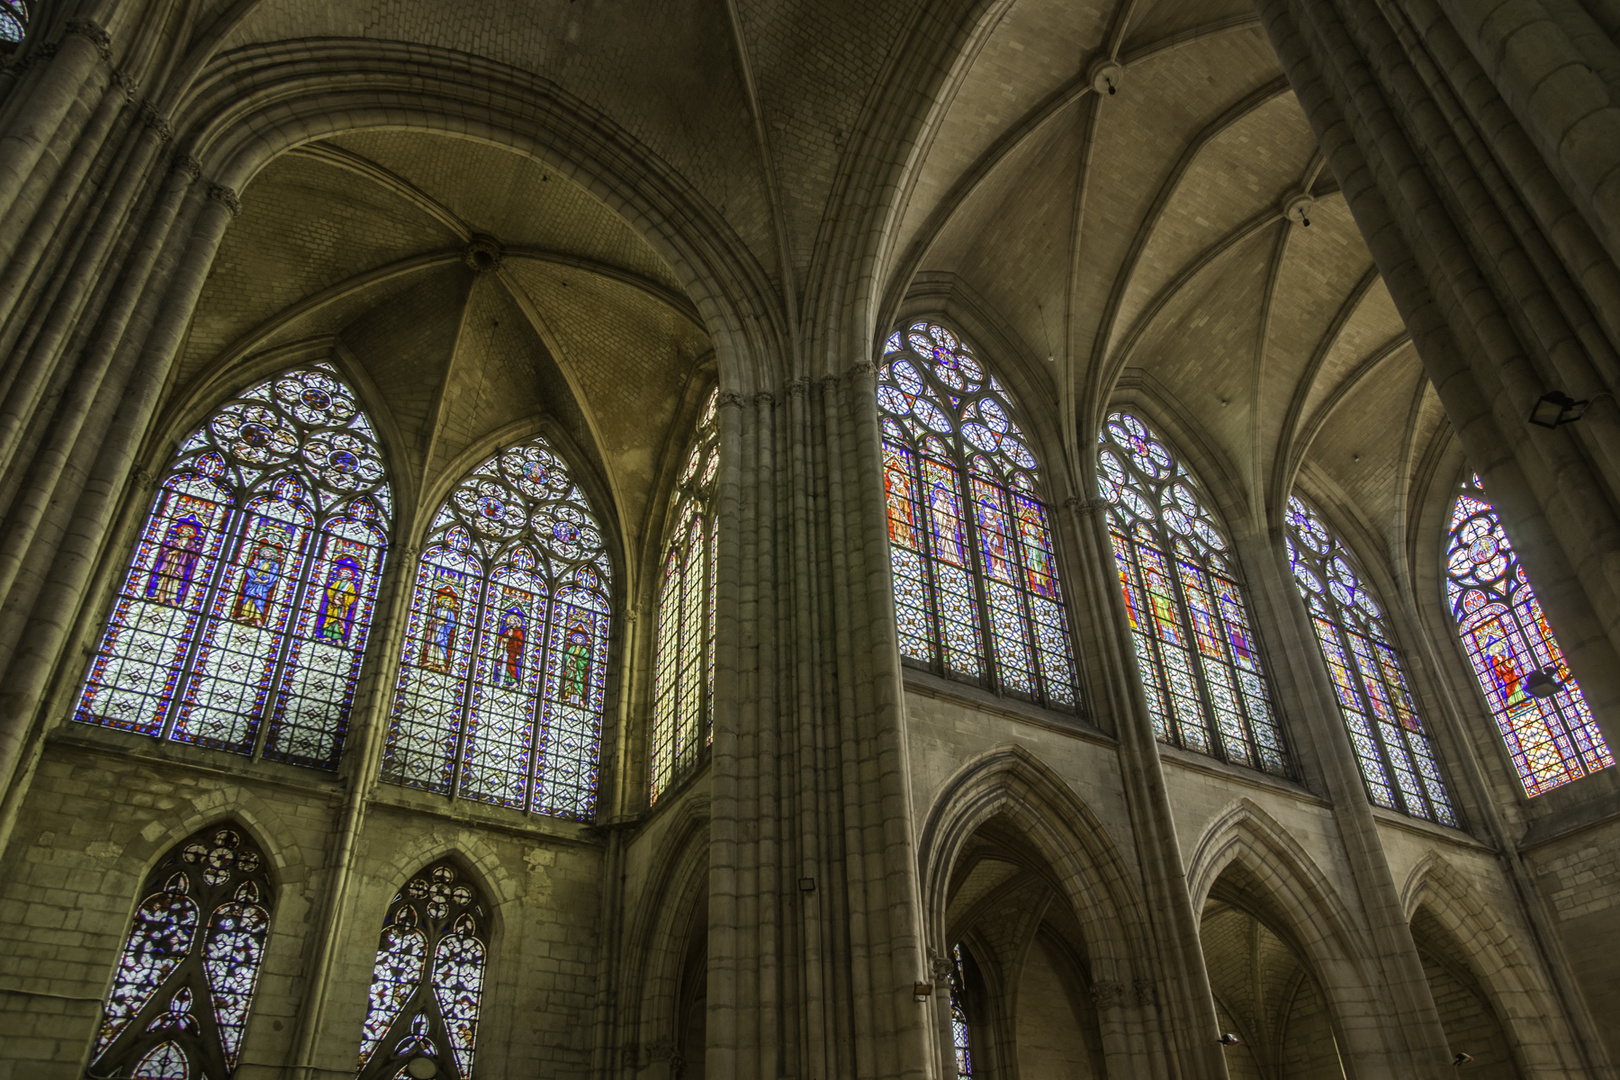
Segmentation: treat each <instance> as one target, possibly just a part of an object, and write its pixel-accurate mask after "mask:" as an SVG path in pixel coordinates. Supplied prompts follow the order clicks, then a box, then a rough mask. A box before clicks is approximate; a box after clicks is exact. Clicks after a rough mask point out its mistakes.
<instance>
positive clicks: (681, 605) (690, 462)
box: [648, 390, 720, 802]
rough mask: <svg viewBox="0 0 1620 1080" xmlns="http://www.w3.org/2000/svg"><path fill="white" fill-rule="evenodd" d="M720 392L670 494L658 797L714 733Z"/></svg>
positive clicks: (658, 675) (656, 689)
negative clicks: (716, 480) (716, 517)
mask: <svg viewBox="0 0 1620 1080" xmlns="http://www.w3.org/2000/svg"><path fill="white" fill-rule="evenodd" d="M719 396H720V391H719V390H714V391H711V392H710V394H709V399H708V402H707V403H706V404H705V405H704V407H703V413H702V416H701V418H700V419H699V421H698V431H697V435H696V436H695V437H694V438H693V440H692V448H691V450H690V451H689V452H688V453H687V455H686V457H685V458H684V459H683V462H682V465H681V472H680V476H679V477H678V478H677V479H676V485H675V491H674V493H673V494H672V495H671V496H670V503H671V510H670V521H671V526H670V530H669V540H668V544H667V548H666V551H665V555H664V564H663V580H662V581H661V582H660V584H659V590H658V622H657V629H656V632H657V640H656V643H655V646H654V648H655V652H654V655H653V728H652V756H651V760H652V765H651V768H650V769H649V774H650V775H649V779H650V784H649V787H650V791H649V793H648V794H649V801H651V802H657V801H658V796H659V795H660V794H662V793H663V792H664V791H665V790H666V789H667V788H668V787H669V785H670V784H672V783H674V782H675V781H676V780H678V779H680V778H681V777H682V776H685V775H686V774H687V773H689V772H691V771H692V770H693V769H695V768H696V767H697V766H698V764H699V762H701V761H702V760H703V757H704V756H705V755H706V754H707V753H708V748H709V744H710V742H711V740H712V738H713V732H714V707H713V703H712V697H713V691H714V587H715V545H716V543H717V541H718V523H717V522H716V520H715V516H714V489H715V476H716V474H717V472H718V470H719V466H720V424H719V419H718V416H717V408H716V406H717V404H718V401H719Z"/></svg>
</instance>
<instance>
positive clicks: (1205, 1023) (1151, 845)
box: [1065, 499, 1226, 1080]
mask: <svg viewBox="0 0 1620 1080" xmlns="http://www.w3.org/2000/svg"><path fill="white" fill-rule="evenodd" d="M1065 505H1066V507H1067V508H1068V509H1069V510H1070V512H1071V515H1072V517H1073V519H1074V526H1075V534H1076V536H1077V537H1078V539H1079V541H1080V543H1079V545H1078V552H1079V556H1080V558H1079V563H1080V569H1081V571H1082V574H1081V576H1080V577H1079V578H1078V579H1077V580H1079V581H1080V582H1082V586H1081V588H1080V590H1079V591H1081V592H1083V593H1084V594H1085V595H1086V597H1087V600H1088V602H1087V605H1086V615H1087V617H1088V622H1089V624H1090V628H1091V630H1092V633H1091V634H1089V635H1088V636H1089V637H1090V638H1091V639H1092V640H1091V642H1090V644H1091V645H1092V646H1093V647H1094V648H1095V649H1096V656H1097V659H1096V661H1094V663H1095V666H1096V668H1097V669H1098V675H1100V678H1098V679H1095V680H1093V681H1092V685H1093V686H1101V687H1104V688H1105V693H1106V695H1107V698H1108V709H1109V711H1110V712H1112V713H1113V715H1114V717H1115V725H1114V727H1115V736H1116V737H1117V738H1118V740H1119V749H1118V753H1119V763H1120V774H1121V777H1122V778H1123V780H1124V784H1125V792H1124V794H1125V801H1126V805H1127V806H1128V808H1129V811H1130V816H1131V822H1132V836H1133V839H1134V842H1135V846H1136V853H1137V858H1138V860H1139V865H1140V867H1141V872H1142V876H1143V885H1144V887H1145V891H1146V893H1147V903H1146V904H1145V905H1144V922H1145V923H1146V924H1147V925H1148V926H1149V927H1150V928H1151V929H1152V931H1153V941H1152V953H1151V955H1150V956H1147V957H1144V963H1147V964H1152V965H1153V967H1154V969H1156V971H1155V974H1157V976H1158V978H1157V979H1156V980H1155V981H1156V983H1157V986H1156V987H1154V988H1153V989H1154V993H1152V994H1151V995H1150V996H1151V998H1152V999H1154V1004H1156V1005H1157V1006H1158V1007H1157V1008H1156V1009H1152V1010H1151V1011H1148V1010H1147V1009H1145V1008H1144V1010H1143V1015H1142V1017H1141V1019H1140V1021H1139V1023H1138V1025H1137V1026H1138V1027H1139V1034H1138V1035H1137V1038H1136V1040H1134V1042H1135V1045H1133V1046H1132V1047H1131V1050H1132V1052H1133V1056H1135V1055H1140V1058H1139V1060H1140V1059H1143V1058H1145V1059H1146V1060H1150V1061H1152V1062H1153V1070H1152V1073H1151V1075H1174V1074H1175V1073H1176V1072H1178V1071H1180V1070H1185V1072H1184V1075H1185V1076H1187V1077H1189V1078H1209V1080H1215V1078H1224V1077H1225V1075H1226V1067H1225V1062H1224V1060H1223V1058H1222V1056H1221V1049H1220V1046H1219V1044H1217V1043H1216V1042H1215V1038H1216V1036H1217V1034H1218V1033H1219V1021H1218V1020H1217V1019H1216V1016H1215V999H1214V997H1213V996H1211V994H1210V990H1209V975H1208V972H1207V971H1206V970H1205V967H1204V954H1203V949H1202V947H1201V945H1200V943H1199V918H1198V912H1197V911H1196V910H1194V908H1193V905H1192V897H1191V894H1190V891H1189V887H1188V884H1187V875H1186V869H1185V867H1184V864H1183V861H1182V855H1181V846H1180V842H1179V840H1178V838H1177V836H1176V824H1175V814H1174V812H1173V811H1172V809H1171V807H1170V795H1169V791H1168V789H1167V787H1166V785H1165V779H1164V763H1163V761H1162V760H1161V759H1160V757H1159V743H1158V738H1157V736H1156V735H1155V734H1154V731H1153V717H1152V714H1151V712H1150V711H1149V709H1148V705H1147V697H1146V694H1145V692H1144V691H1143V689H1142V680H1141V675H1140V674H1139V672H1138V671H1137V670H1136V665H1137V664H1138V663H1139V662H1140V661H1139V660H1138V659H1137V657H1136V655H1135V650H1134V648H1133V647H1132V641H1131V633H1130V622H1129V619H1128V617H1127V615H1126V612H1125V598H1124V596H1123V595H1121V593H1120V590H1119V582H1118V573H1117V571H1116V569H1115V562H1114V549H1113V544H1112V542H1111V540H1110V537H1109V534H1108V522H1107V510H1108V504H1107V503H1105V502H1103V501H1102V500H1100V499H1091V500H1079V499H1070V500H1069V501H1068V502H1067V503H1066V504H1065ZM1087 586H1089V587H1087ZM1133 944H1134V943H1129V942H1122V943H1120V947H1121V951H1125V950H1127V949H1128V948H1129V947H1130V946H1131V945H1133ZM1093 976H1094V977H1095V973H1093ZM1094 985H1095V984H1094ZM1147 1004H1148V1003H1147V1002H1143V1001H1142V995H1140V994H1139V995H1138V1007H1139V1008H1140V1007H1143V1006H1145V1005H1147ZM1114 1007H1115V1008H1117V1007H1119V1005H1118V1003H1116V1004H1115V1006H1114ZM1103 1012H1104V1006H1103V1003H1102V1000H1101V999H1099V1003H1098V1014H1099V1020H1102V1019H1103V1017H1102V1013H1103ZM1167 1057H1168V1058H1169V1059H1171V1060H1166V1058H1167ZM1171 1061H1177V1062H1179V1066H1180V1069H1179V1070H1178V1069H1177V1068H1176V1067H1175V1066H1174V1065H1172V1064H1171Z"/></svg>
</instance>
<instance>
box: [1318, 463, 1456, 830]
mask: <svg viewBox="0 0 1620 1080" xmlns="http://www.w3.org/2000/svg"><path fill="white" fill-rule="evenodd" d="M1287 544H1288V563H1289V565H1290V566H1291V567H1292V568H1293V572H1294V584H1295V585H1296V586H1298V588H1299V595H1300V597H1301V598H1302V599H1303V600H1304V601H1305V606H1306V607H1307V608H1308V609H1309V610H1310V615H1311V625H1312V627H1313V628H1314V629H1315V630H1316V643H1317V644H1318V645H1320V646H1321V647H1322V658H1323V660H1325V661H1326V662H1327V667H1328V675H1329V676H1330V677H1331V679H1332V681H1333V689H1334V692H1335V694H1337V696H1338V702H1339V712H1340V715H1341V716H1342V717H1343V718H1344V725H1345V729H1346V730H1347V731H1348V732H1349V735H1350V744H1351V747H1352V748H1353V749H1354V750H1355V753H1356V762H1357V764H1359V765H1360V766H1361V776H1362V779H1363V780H1364V781H1365V782H1366V784H1367V795H1368V797H1369V798H1371V799H1372V801H1373V802H1374V803H1376V804H1377V805H1379V806H1387V807H1389V808H1390V809H1391V810H1400V811H1402V812H1403V813H1407V814H1411V815H1413V816H1414V817H1423V818H1428V819H1429V820H1430V821H1439V822H1442V823H1444V824H1446V825H1456V824H1457V814H1456V811H1455V810H1454V809H1453V808H1452V804H1451V796H1450V794H1449V793H1448V792H1447V790H1446V785H1445V781H1444V780H1443V779H1442V778H1441V775H1440V765H1439V763H1438V761H1437V760H1436V758H1435V753H1434V748H1433V746H1431V745H1430V742H1429V737H1428V734H1427V733H1426V732H1425V731H1424V726H1423V721H1422V719H1421V718H1420V717H1419V716H1418V711H1417V703H1416V702H1415V701H1414V700H1413V698H1412V692H1411V689H1410V687H1409V685H1408V683H1407V678H1406V665H1405V663H1403V662H1402V660H1401V657H1400V654H1399V653H1397V652H1396V651H1395V646H1394V642H1393V638H1392V637H1391V636H1390V633H1389V628H1388V626H1387V625H1386V622H1385V618H1384V612H1383V609H1382V608H1381V607H1380V606H1379V604H1378V602H1377V601H1376V600H1374V599H1373V597H1372V594H1371V593H1370V592H1369V591H1368V589H1367V586H1366V584H1365V583H1364V582H1363V581H1362V578H1361V574H1360V573H1359V572H1357V570H1356V569H1355V563H1354V561H1353V559H1352V557H1351V554H1350V552H1349V550H1348V549H1347V548H1346V547H1345V546H1344V542H1343V541H1341V540H1340V539H1339V537H1338V536H1337V535H1336V534H1334V532H1333V531H1332V530H1330V529H1329V528H1328V527H1327V524H1326V523H1325V522H1324V521H1323V520H1322V518H1321V516H1320V515H1319V514H1317V512H1316V511H1315V510H1313V509H1311V507H1310V506H1309V505H1307V504H1306V502H1305V501H1304V500H1303V499H1301V498H1299V497H1298V496H1297V495H1296V496H1293V497H1291V498H1290V499H1289V500H1288V536H1287Z"/></svg>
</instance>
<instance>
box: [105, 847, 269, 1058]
mask: <svg viewBox="0 0 1620 1080" xmlns="http://www.w3.org/2000/svg"><path fill="white" fill-rule="evenodd" d="M273 900H274V893H273V891H272V887H271V883H270V879H269V877H268V874H267V867H266V863H265V858H264V855H263V854H262V853H261V852H260V851H259V849H258V847H257V846H256V845H255V844H254V843H253V842H252V841H251V840H249V839H248V838H247V837H246V836H245V835H244V834H243V833H242V832H241V831H240V830H239V829H237V828H236V827H235V826H233V825H230V824H224V825H216V826H212V827H210V828H207V829H204V830H202V831H201V832H199V833H197V834H195V835H194V836H192V837H190V838H189V839H187V840H185V841H184V842H183V843H181V844H179V845H178V846H176V847H175V848H174V849H173V850H171V851H170V852H169V853H168V854H167V855H165V856H164V857H163V858H162V859H161V860H159V862H158V864H157V866H156V868H155V869H154V870H153V871H152V873H151V874H150V875H148V877H147V882H146V887H145V889H144V890H143V895H142V899H141V902H140V903H139V904H137V905H136V907H135V917H134V919H133V920H132V923H131V926H130V929H129V933H128V935H127V936H126V937H125V939H124V948H123V952H122V954H121V955H120V957H119V960H118V968H117V970H116V972H115V973H114V975H113V984H112V989H110V990H109V991H108V992H107V999H106V1002H105V1004H104V1005H103V1007H102V1013H101V1026H100V1028H99V1030H98V1031H97V1033H96V1039H95V1043H94V1045H93V1046H92V1047H91V1050H90V1075H91V1076H130V1077H150V1078H152V1080H188V1078H193V1077H196V1078H200V1077H203V1076H208V1077H219V1078H220V1080H228V1078H229V1077H230V1076H231V1075H232V1074H233V1073H235V1071H236V1068H237V1066H238V1065H239V1064H240V1062H241V1054H242V1041H243V1038H244V1036H245V1034H246V1032H247V1022H248V1015H249V1013H250V1012H251V1010H252V1006H253V992H254V989H255V987H256V986H257V985H258V979H259V968H260V966H261V965H262V963H263V961H264V950H265V944H266V941H267V939H268V937H269V933H270V908H271V904H272V903H273Z"/></svg>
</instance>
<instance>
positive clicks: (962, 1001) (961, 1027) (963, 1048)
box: [950, 944, 973, 1080]
mask: <svg viewBox="0 0 1620 1080" xmlns="http://www.w3.org/2000/svg"><path fill="white" fill-rule="evenodd" d="M962 967H963V961H962V946H961V945H960V944H957V945H955V946H953V947H952V949H951V974H950V984H951V1045H952V1046H953V1047H954V1049H955V1052H956V1080H972V1077H973V1053H972V1051H973V1047H972V1034H971V1032H970V1030H969V1028H968V1017H967V1006H966V998H967V990H966V981H967V980H966V976H965V975H964V974H963V970H962Z"/></svg>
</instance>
